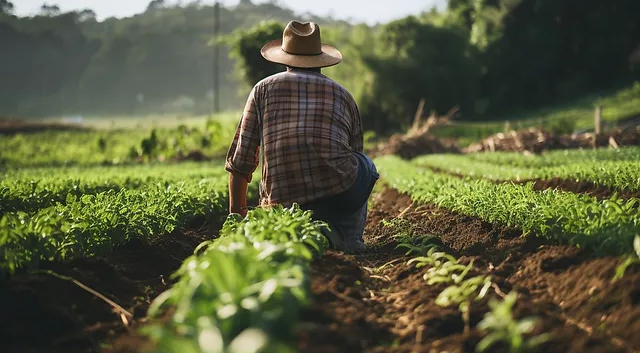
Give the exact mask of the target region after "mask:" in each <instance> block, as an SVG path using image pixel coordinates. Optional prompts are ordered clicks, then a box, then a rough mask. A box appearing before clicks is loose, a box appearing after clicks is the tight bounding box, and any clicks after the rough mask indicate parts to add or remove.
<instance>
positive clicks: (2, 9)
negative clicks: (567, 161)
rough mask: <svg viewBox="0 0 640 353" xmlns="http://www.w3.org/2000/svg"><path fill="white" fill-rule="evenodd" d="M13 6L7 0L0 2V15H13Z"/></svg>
mask: <svg viewBox="0 0 640 353" xmlns="http://www.w3.org/2000/svg"><path fill="white" fill-rule="evenodd" d="M13 10H14V6H13V4H12V3H11V2H9V1H7V0H0V14H7V15H10V14H12V13H13Z"/></svg>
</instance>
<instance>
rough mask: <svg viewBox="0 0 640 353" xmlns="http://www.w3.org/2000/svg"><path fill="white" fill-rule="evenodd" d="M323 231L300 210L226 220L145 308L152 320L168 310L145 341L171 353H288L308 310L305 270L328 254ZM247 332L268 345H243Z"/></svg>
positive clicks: (149, 329)
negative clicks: (303, 309)
mask: <svg viewBox="0 0 640 353" xmlns="http://www.w3.org/2000/svg"><path fill="white" fill-rule="evenodd" d="M324 226H325V225H324V224H323V223H320V222H313V221H312V220H311V214H310V213H309V212H305V211H303V210H301V209H300V208H299V207H298V206H297V205H294V206H292V207H291V208H283V207H281V206H279V207H273V208H270V209H256V210H252V211H249V213H248V214H247V216H246V217H245V218H241V217H237V216H235V215H230V216H229V217H228V218H227V220H226V222H225V223H224V225H223V227H222V230H221V231H220V238H219V239H217V240H214V241H210V242H207V243H205V244H203V245H202V246H201V248H200V249H198V251H196V252H195V253H194V255H192V256H191V257H189V258H188V259H186V260H185V262H184V263H183V265H182V266H181V267H180V269H179V270H178V271H177V272H176V274H175V275H174V278H175V279H176V280H177V281H176V283H175V284H174V286H173V287H172V288H171V289H169V290H167V291H165V292H164V293H162V294H161V295H160V296H159V297H158V298H156V299H155V300H154V301H153V303H152V305H151V307H150V308H149V314H150V315H151V316H158V315H160V314H162V313H165V312H167V310H168V309H170V312H171V313H172V315H171V319H170V320H168V321H167V322H164V323H163V324H158V325H155V326H149V327H147V328H146V331H145V333H146V334H147V335H149V337H150V338H151V339H152V340H153V341H154V342H155V343H156V344H157V346H158V347H161V349H162V351H163V352H169V353H172V352H176V353H177V352H181V353H182V352H221V353H222V352H224V353H235V352H245V351H246V352H257V351H259V350H261V349H263V347H266V348H264V349H263V351H278V352H287V351H291V349H290V347H287V345H286V344H285V343H283V342H291V341H292V340H294V337H295V327H296V324H297V323H296V320H297V315H298V312H299V310H300V308H301V307H303V306H305V305H308V304H309V286H310V281H309V275H308V273H309V263H310V261H311V260H312V259H313V258H315V257H316V256H319V255H321V254H322V252H323V251H324V249H325V248H326V245H327V244H326V239H325V238H324V236H322V233H321V230H322V228H323V227H324ZM252 330H253V331H252ZM247 332H249V333H251V332H253V333H261V335H260V337H263V338H265V337H268V338H269V340H268V341H266V340H264V342H263V341H261V340H257V338H256V340H253V339H251V340H249V339H247V340H244V339H242V337H243V335H245V333H247ZM251 337H253V336H251ZM256 337H257V336H256ZM254 338H255V337H254ZM252 341H255V342H262V343H261V344H260V345H255V346H247V344H249V343H251V342H252ZM243 342H244V343H243Z"/></svg>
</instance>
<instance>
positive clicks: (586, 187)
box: [519, 178, 640, 200]
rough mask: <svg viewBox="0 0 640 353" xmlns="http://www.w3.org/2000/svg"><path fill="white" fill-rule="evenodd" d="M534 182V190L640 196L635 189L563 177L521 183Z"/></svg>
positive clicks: (608, 195)
mask: <svg viewBox="0 0 640 353" xmlns="http://www.w3.org/2000/svg"><path fill="white" fill-rule="evenodd" d="M528 182H533V183H534V185H533V188H534V190H538V191H542V190H547V189H560V190H563V191H568V192H574V193H577V194H585V195H589V196H593V197H595V198H598V199H609V198H611V197H612V196H613V195H614V194H615V195H617V196H618V198H621V199H624V200H628V199H631V198H640V191H633V190H626V189H622V190H615V189H611V188H608V187H605V186H602V185H597V184H594V183H591V182H588V181H575V180H568V179H561V178H551V179H548V180H540V179H536V180H523V181H520V182H519V183H520V184H526V183H528Z"/></svg>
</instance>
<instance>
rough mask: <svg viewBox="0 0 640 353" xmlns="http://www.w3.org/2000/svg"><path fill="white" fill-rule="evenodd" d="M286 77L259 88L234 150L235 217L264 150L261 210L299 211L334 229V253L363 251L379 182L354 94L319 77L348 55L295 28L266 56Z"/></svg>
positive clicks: (243, 209) (309, 30)
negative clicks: (279, 207) (373, 192)
mask: <svg viewBox="0 0 640 353" xmlns="http://www.w3.org/2000/svg"><path fill="white" fill-rule="evenodd" d="M260 53H261V54H262V56H263V57H264V58H265V59H266V60H268V61H271V62H274V63H278V64H282V65H285V66H286V68H287V70H286V71H285V72H281V73H278V74H275V75H272V76H270V77H267V78H265V79H263V80H262V81H260V82H258V83H257V84H256V85H255V86H254V87H253V89H252V90H251V93H250V94H249V98H248V100H247V103H246V106H245V108H244V112H243V114H242V118H241V120H240V124H239V125H238V128H237V130H236V134H235V137H234V139H233V142H232V143H231V147H230V148H229V152H228V154H227V160H226V164H225V169H226V170H227V171H228V172H229V173H230V174H229V212H230V213H239V214H241V215H242V216H243V217H244V216H246V213H247V184H248V183H249V182H250V181H251V175H252V173H253V171H254V170H255V169H256V168H257V166H258V155H259V150H260V148H261V149H262V179H261V182H260V199H261V205H262V206H271V205H276V204H281V205H284V206H285V207H289V206H291V205H292V204H294V203H297V204H298V205H300V207H301V208H302V209H304V210H311V211H313V214H314V218H316V219H319V220H322V221H325V222H327V223H328V224H329V227H330V228H331V231H326V232H325V235H326V236H327V238H328V239H329V241H330V242H331V244H332V246H333V247H334V248H337V249H341V250H344V251H348V252H360V251H363V250H364V249H365V246H364V241H363V240H362V233H363V231H364V225H365V221H366V217H367V199H368V198H369V195H370V194H371V190H372V189H373V186H374V184H375V182H376V180H377V179H378V173H377V171H376V167H375V165H374V164H373V162H372V161H371V159H369V157H367V156H366V155H365V154H364V153H363V152H362V147H363V137H362V121H361V119H360V115H359V113H358V107H357V106H356V103H355V101H354V99H353V97H352V96H351V94H350V93H349V92H348V91H347V90H346V89H345V88H343V87H342V86H340V85H339V84H338V83H336V82H334V81H333V80H331V79H330V78H328V77H327V76H324V75H323V74H322V73H321V72H320V69H321V68H322V67H328V66H332V65H336V64H338V63H339V62H340V61H341V60H342V54H341V53H340V52H339V51H338V50H337V49H336V48H333V47H331V46H329V45H326V44H322V43H321V41H320V27H318V25H317V24H315V23H313V22H308V23H300V22H297V21H292V22H289V24H287V26H286V28H285V29H284V33H283V34H282V39H277V40H274V41H271V42H269V43H267V44H266V45H265V46H264V47H262V50H261V51H260Z"/></svg>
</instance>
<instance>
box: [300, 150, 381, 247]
mask: <svg viewBox="0 0 640 353" xmlns="http://www.w3.org/2000/svg"><path fill="white" fill-rule="evenodd" d="M355 155H356V157H357V159H358V175H357V177H356V181H355V183H354V185H353V186H352V187H351V188H349V189H348V190H346V191H344V192H342V193H340V194H337V195H333V196H330V197H326V198H323V199H320V200H317V201H312V202H310V203H307V204H304V205H301V206H300V207H301V208H302V209H305V210H311V211H313V215H314V216H313V217H314V218H315V219H318V220H321V221H324V222H326V223H327V224H328V225H329V228H330V230H326V231H325V232H324V235H325V236H326V237H327V238H328V239H329V241H330V242H331V245H332V247H333V248H337V249H340V250H347V251H349V250H364V241H363V239H362V235H363V233H364V226H365V224H366V221H367V201H368V199H369V196H370V195H371V191H372V190H373V186H374V185H375V183H376V181H377V180H378V178H379V177H380V175H379V174H378V171H377V169H376V166H375V164H374V163H373V161H372V160H371V159H370V158H369V157H368V156H367V155H365V154H364V153H362V152H356V153H355Z"/></svg>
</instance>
